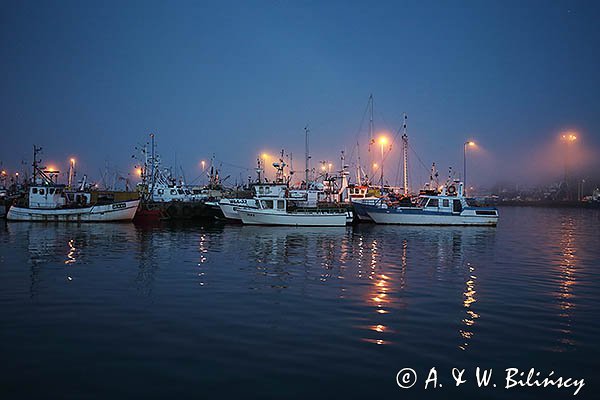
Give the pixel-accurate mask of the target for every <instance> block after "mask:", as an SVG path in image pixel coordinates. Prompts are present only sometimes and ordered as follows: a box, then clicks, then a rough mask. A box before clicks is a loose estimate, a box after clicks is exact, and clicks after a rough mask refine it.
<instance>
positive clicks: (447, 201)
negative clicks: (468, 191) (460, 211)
mask: <svg viewBox="0 0 600 400" xmlns="http://www.w3.org/2000/svg"><path fill="white" fill-rule="evenodd" d="M442 205H443V206H444V207H450V200H448V199H444V200H442Z"/></svg>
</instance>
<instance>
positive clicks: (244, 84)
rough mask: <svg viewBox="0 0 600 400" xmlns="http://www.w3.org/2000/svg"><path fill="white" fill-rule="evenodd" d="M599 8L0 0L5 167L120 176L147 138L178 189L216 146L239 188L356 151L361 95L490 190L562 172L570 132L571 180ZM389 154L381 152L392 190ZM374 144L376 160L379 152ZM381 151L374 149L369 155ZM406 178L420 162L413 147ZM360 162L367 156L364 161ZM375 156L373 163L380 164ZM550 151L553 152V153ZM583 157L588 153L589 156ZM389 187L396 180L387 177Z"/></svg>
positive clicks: (591, 143)
mask: <svg viewBox="0 0 600 400" xmlns="http://www.w3.org/2000/svg"><path fill="white" fill-rule="evenodd" d="M598 4H600V3H598V2H594V1H582V2H579V1H414V2H413V1H391V2H384V1H218V2H208V1H194V2H184V1H164V2H163V1H160V2H156V1H140V2H133V1H118V2H108V1H101V2H95V1H74V2H66V1H56V2H50V1H37V2H32V1H3V2H2V4H1V10H2V11H1V12H0V59H1V60H2V62H1V63H0V87H1V88H2V90H1V92H0V132H1V139H0V160H1V161H2V162H3V168H7V169H10V170H15V169H17V168H22V167H21V166H20V164H21V161H22V160H24V161H26V162H27V163H30V162H31V147H32V145H33V144H34V143H35V144H37V145H40V146H42V147H43V148H44V155H43V158H44V160H45V161H46V162H47V163H53V164H54V165H58V166H61V167H62V168H64V166H65V165H66V161H67V160H68V159H69V158H70V157H71V156H75V157H77V159H78V167H79V170H80V172H81V173H83V172H87V173H88V174H89V175H90V176H92V177H93V178H95V179H99V176H100V170H101V169H104V167H105V165H106V164H107V163H108V165H109V166H110V168H112V169H114V168H116V169H118V170H119V171H121V173H122V174H127V173H130V172H131V171H132V169H133V165H134V161H133V160H132V159H131V155H132V154H133V153H134V146H136V145H137V144H138V143H141V142H143V141H145V140H146V139H147V136H148V134H149V133H150V132H155V133H156V135H157V143H158V146H159V151H160V153H161V154H162V156H163V159H164V161H165V164H166V165H175V162H177V165H181V166H182V168H183V170H184V171H185V174H186V176H187V179H188V181H191V180H192V179H193V178H195V177H196V176H198V175H200V171H199V161H200V160H202V159H205V160H208V159H209V158H210V157H211V155H212V154H215V156H216V158H217V159H218V160H220V161H223V162H226V163H227V165H225V164H224V166H223V167H224V169H225V170H226V171H225V174H231V175H232V178H230V179H231V183H233V180H234V179H235V178H237V179H239V178H240V177H242V178H245V177H247V176H248V174H249V173H252V172H251V171H246V170H242V169H238V168H235V167H232V166H229V164H233V165H236V166H244V167H247V168H253V167H254V165H255V159H256V156H257V155H258V154H259V153H261V152H263V151H268V152H270V153H271V154H274V153H276V152H277V151H279V150H280V149H282V148H285V149H286V152H292V153H293V154H294V164H295V165H294V167H295V169H297V170H300V169H303V156H304V135H303V128H304V126H305V125H306V124H308V125H309V126H310V128H311V153H312V155H313V166H314V165H315V163H316V161H318V160H330V161H332V162H334V163H336V165H337V163H338V159H339V151H340V150H343V149H345V150H346V151H347V153H348V154H350V153H352V151H353V148H354V144H355V143H356V141H357V138H358V140H360V141H361V145H362V147H363V150H366V140H367V139H366V132H367V131H366V129H367V123H366V121H365V122H364V123H363V127H362V130H361V131H360V132H359V127H360V125H361V120H362V118H363V113H364V110H365V107H366V104H367V100H368V96H369V94H370V93H373V95H374V97H375V125H376V130H377V132H382V131H388V132H389V131H390V130H391V131H395V130H397V129H398V128H399V126H400V124H401V120H402V112H407V113H408V117H409V119H408V122H409V125H408V131H409V136H410V140H411V146H412V148H413V149H414V150H415V151H416V153H417V154H418V155H419V157H420V159H421V160H422V161H423V164H425V165H427V166H428V165H429V164H430V163H431V162H432V161H437V163H438V165H439V166H440V170H441V171H442V172H443V173H444V174H445V171H446V168H447V166H448V165H453V166H455V167H456V168H457V169H459V170H462V145H463V143H464V141H465V140H466V139H474V140H476V141H477V142H478V143H479V144H480V147H479V148H478V149H476V150H475V151H473V152H472V153H471V155H470V158H469V163H470V164H469V165H470V172H469V175H470V177H472V179H473V181H474V182H476V183H478V184H480V185H485V184H489V183H493V182H495V181H496V180H498V179H501V178H511V179H513V180H523V181H528V180H532V179H534V178H535V177H536V176H542V175H544V174H545V173H548V171H550V173H549V176H550V177H553V176H555V177H556V178H557V179H560V177H561V171H562V169H561V168H562V165H563V161H562V159H561V158H560V157H559V156H557V153H556V152H553V151H552V150H549V149H551V148H552V146H553V143H554V142H555V139H556V137H558V135H559V133H560V132H561V131H563V130H565V129H575V130H576V131H577V132H578V135H579V138H578V139H579V143H578V145H579V146H580V149H579V150H580V151H581V157H576V158H581V160H584V159H585V160H587V161H585V162H584V161H582V167H585V168H584V171H583V172H582V174H587V175H589V174H590V172H589V171H591V170H592V168H593V166H594V165H596V166H598V162H597V161H596V162H595V164H594V161H590V160H593V159H596V160H597V159H598V156H597V154H598V150H597V149H598V148H599V147H600V134H599V129H600V112H599V111H600V101H599V91H600V52H599V50H598V49H600V24H599V23H598V21H599V20H600V6H599V5H598ZM399 149H400V147H399V146H394V148H392V155H390V156H389V158H388V159H387V160H386V161H387V163H388V166H387V168H388V170H389V171H390V178H389V179H390V180H391V181H393V180H394V179H395V176H396V171H397V160H398V153H399ZM386 151H387V150H386ZM376 154H379V152H376ZM411 156H412V158H411V166H412V170H413V172H412V173H413V175H412V179H413V183H414V184H415V185H416V184H418V183H420V182H421V181H422V180H423V179H424V176H425V169H424V167H423V166H421V164H420V162H419V161H418V160H417V159H416V157H415V156H414V153H411ZM365 157H366V155H363V158H365ZM375 157H376V158H377V157H380V156H379V155H377V156H375ZM552 157H554V158H552ZM586 157H588V158H589V159H590V160H588V158H586ZM392 183H393V182H392Z"/></svg>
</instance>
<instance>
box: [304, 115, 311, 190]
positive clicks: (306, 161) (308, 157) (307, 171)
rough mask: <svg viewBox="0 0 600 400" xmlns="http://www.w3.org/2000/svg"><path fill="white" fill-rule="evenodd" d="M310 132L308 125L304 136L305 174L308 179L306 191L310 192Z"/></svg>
mask: <svg viewBox="0 0 600 400" xmlns="http://www.w3.org/2000/svg"><path fill="white" fill-rule="evenodd" d="M309 132H310V129H308V125H306V126H305V127H304V134H305V139H304V141H305V157H306V159H305V164H306V165H305V168H304V173H305V179H306V181H305V182H306V190H308V173H309V171H310V169H309V165H308V164H309V160H310V153H309V152H308V133H309Z"/></svg>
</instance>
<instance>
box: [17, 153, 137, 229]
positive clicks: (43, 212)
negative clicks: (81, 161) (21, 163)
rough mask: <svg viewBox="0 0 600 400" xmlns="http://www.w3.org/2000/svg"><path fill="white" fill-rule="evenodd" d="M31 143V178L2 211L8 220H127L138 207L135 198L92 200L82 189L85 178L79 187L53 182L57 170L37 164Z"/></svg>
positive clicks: (90, 195) (133, 214) (130, 218)
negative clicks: (21, 196)
mask: <svg viewBox="0 0 600 400" xmlns="http://www.w3.org/2000/svg"><path fill="white" fill-rule="evenodd" d="M39 150H40V149H39V148H36V147H34V163H33V171H34V173H33V178H32V183H31V184H30V186H29V190H28V192H27V195H26V197H25V198H24V199H21V201H20V202H19V201H17V202H16V203H15V204H13V205H12V206H11V207H10V208H9V209H8V212H7V214H6V218H7V219H8V220H10V221H47V222H52V221H68V222H109V221H131V220H133V217H134V216H135V213H136V211H137V209H138V206H139V203H140V201H139V200H129V201H116V202H115V201H109V200H104V201H96V202H94V201H92V193H90V192H89V191H85V190H84V188H85V181H84V182H83V183H82V185H81V187H80V188H79V189H75V190H74V189H72V188H71V187H69V186H66V185H61V184H57V183H56V182H55V179H54V177H55V176H57V175H58V171H48V170H44V169H42V168H40V167H38V162H37V160H36V158H37V152H38V151H39Z"/></svg>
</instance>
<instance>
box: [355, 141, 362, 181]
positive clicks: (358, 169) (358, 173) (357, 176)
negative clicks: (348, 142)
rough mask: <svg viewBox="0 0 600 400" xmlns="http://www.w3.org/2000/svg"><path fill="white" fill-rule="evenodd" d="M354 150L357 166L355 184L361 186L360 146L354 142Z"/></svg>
mask: <svg viewBox="0 0 600 400" xmlns="http://www.w3.org/2000/svg"><path fill="white" fill-rule="evenodd" d="M356 150H357V153H358V164H356V184H357V185H362V176H361V174H360V144H359V143H358V142H356Z"/></svg>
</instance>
